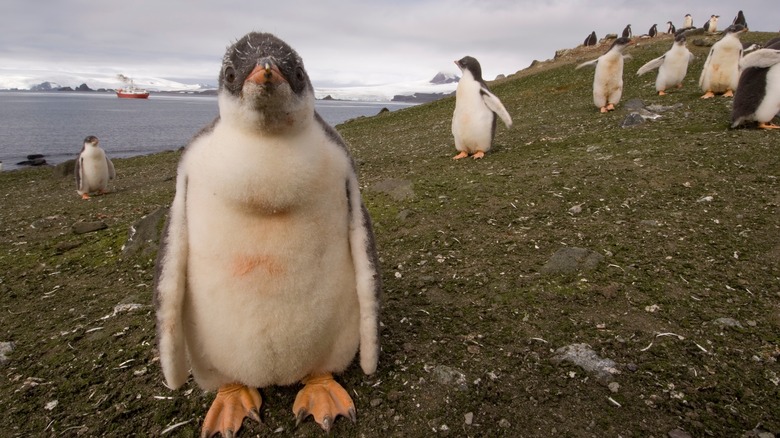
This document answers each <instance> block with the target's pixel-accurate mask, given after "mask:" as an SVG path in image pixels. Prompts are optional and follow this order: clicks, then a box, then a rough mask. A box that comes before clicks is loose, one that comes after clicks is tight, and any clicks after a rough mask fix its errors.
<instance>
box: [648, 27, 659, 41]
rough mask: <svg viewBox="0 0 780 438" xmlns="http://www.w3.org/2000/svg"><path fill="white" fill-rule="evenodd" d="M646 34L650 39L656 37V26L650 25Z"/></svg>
mask: <svg viewBox="0 0 780 438" xmlns="http://www.w3.org/2000/svg"><path fill="white" fill-rule="evenodd" d="M647 34H648V35H650V38H655V36H656V35H658V25H657V24H654V25H652V26H651V27H650V30H648V31H647Z"/></svg>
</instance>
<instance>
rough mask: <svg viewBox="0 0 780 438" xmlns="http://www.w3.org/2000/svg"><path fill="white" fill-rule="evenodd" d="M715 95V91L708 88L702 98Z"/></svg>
mask: <svg viewBox="0 0 780 438" xmlns="http://www.w3.org/2000/svg"><path fill="white" fill-rule="evenodd" d="M713 97H715V93H713V92H712V91H709V90H708V91H707V92H706V93H704V95H703V96H702V97H701V98H702V99H710V98H713Z"/></svg>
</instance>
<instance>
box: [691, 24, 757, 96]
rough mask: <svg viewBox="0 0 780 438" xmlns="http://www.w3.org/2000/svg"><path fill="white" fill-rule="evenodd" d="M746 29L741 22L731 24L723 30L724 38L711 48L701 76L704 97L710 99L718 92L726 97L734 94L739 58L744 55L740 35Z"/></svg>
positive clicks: (737, 80) (737, 81)
mask: <svg viewBox="0 0 780 438" xmlns="http://www.w3.org/2000/svg"><path fill="white" fill-rule="evenodd" d="M746 31H747V29H746V28H745V27H743V26H741V25H739V24H736V25H732V26H729V27H727V28H726V29H725V30H724V31H723V33H724V36H723V38H721V39H720V40H719V41H718V42H716V43H715V44H713V45H712V47H711V48H710V52H709V54H708V55H707V60H706V61H704V67H703V68H702V71H701V76H699V86H700V87H701V89H702V91H704V95H702V96H701V98H702V99H709V98H711V97H714V96H715V95H716V94H722V95H723V96H726V97H731V96H733V95H734V90H736V89H737V85H738V83H739V60H740V58H741V57H742V43H741V42H740V41H739V35H740V34H742V33H743V32H746Z"/></svg>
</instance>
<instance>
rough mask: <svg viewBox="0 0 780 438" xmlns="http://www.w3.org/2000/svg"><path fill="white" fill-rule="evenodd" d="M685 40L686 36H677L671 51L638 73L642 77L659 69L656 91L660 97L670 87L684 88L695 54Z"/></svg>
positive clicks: (640, 69)
mask: <svg viewBox="0 0 780 438" xmlns="http://www.w3.org/2000/svg"><path fill="white" fill-rule="evenodd" d="M685 40H686V39H685V35H684V34H680V35H677V36H676V37H675V38H674V43H673V44H672V48H671V49H669V51H667V52H666V53H664V54H663V55H661V56H660V57H658V58H655V59H653V60H652V61H650V62H648V63H647V64H645V65H643V66H642V67H640V68H639V70H637V72H636V74H637V75H638V76H642V75H643V74H645V73H647V72H649V71H650V70H654V69H656V68H657V69H658V76H656V79H655V90H656V91H657V92H658V95H659V96H663V95H665V94H666V89H667V88H669V87H677V88H682V82H683V79H685V74H686V73H688V63H689V62H690V61H691V60H692V59H693V53H691V51H690V50H688V48H687V47H686V46H685Z"/></svg>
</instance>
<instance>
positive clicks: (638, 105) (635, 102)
mask: <svg viewBox="0 0 780 438" xmlns="http://www.w3.org/2000/svg"><path fill="white" fill-rule="evenodd" d="M623 108H625V109H627V110H630V111H639V110H640V109H644V108H645V102H644V101H642V99H629V100H627V101H626V103H624V104H623Z"/></svg>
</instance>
